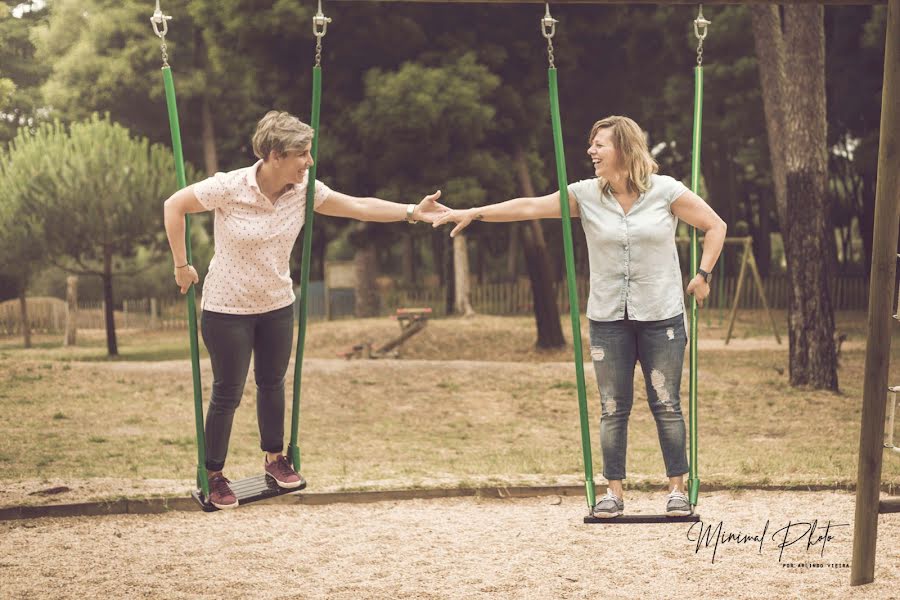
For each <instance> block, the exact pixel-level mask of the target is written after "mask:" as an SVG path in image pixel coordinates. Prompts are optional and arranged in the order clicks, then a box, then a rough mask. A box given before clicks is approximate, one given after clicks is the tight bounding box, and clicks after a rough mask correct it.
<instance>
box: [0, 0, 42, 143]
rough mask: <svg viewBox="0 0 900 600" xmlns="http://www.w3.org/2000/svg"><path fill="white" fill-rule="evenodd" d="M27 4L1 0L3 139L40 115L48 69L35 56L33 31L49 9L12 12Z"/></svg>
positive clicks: (0, 123)
mask: <svg viewBox="0 0 900 600" xmlns="http://www.w3.org/2000/svg"><path fill="white" fill-rule="evenodd" d="M26 4H27V3H19V2H11V3H0V113H2V115H0V143H5V142H7V141H9V140H10V139H12V138H13V137H14V136H15V134H16V128H17V127H19V126H20V125H27V124H31V123H34V122H35V121H37V120H40V119H41V110H40V109H41V105H42V102H41V96H40V86H41V84H42V82H43V81H44V80H45V79H46V77H47V74H48V73H49V69H48V68H47V65H46V63H44V62H43V61H40V60H37V59H36V57H35V48H34V44H33V43H32V40H31V35H30V34H31V28H32V27H34V26H35V25H36V24H39V23H42V22H43V21H44V20H45V19H46V17H47V13H48V9H46V8H44V9H41V10H29V11H23V12H22V14H21V16H19V17H14V16H13V15H12V13H11V10H10V9H11V8H12V7H14V6H16V5H20V6H25V5H26ZM32 8H33V7H32Z"/></svg>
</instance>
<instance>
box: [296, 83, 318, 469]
mask: <svg viewBox="0 0 900 600" xmlns="http://www.w3.org/2000/svg"><path fill="white" fill-rule="evenodd" d="M321 103H322V67H320V66H315V67H313V95H312V119H311V123H310V125H311V126H312V128H313V130H314V131H315V134H314V135H313V141H312V149H311V154H312V158H313V166H312V167H310V169H309V172H308V177H307V180H306V219H305V221H304V222H303V258H302V259H301V261H300V315H299V319H300V324H299V330H298V333H297V356H296V360H295V361H294V401H293V405H292V409H291V445H290V446H289V447H288V456H289V457H290V459H291V462H292V463H293V465H294V470H295V471H297V472H298V473H299V472H300V448H299V446H298V445H297V435H298V433H299V429H300V382H301V379H302V376H303V347H304V345H305V344H306V321H307V313H308V310H309V294H308V293H307V292H308V289H309V263H310V258H311V256H312V236H313V217H314V213H313V209H314V208H315V198H316V166H317V165H318V157H319V112H320V105H321Z"/></svg>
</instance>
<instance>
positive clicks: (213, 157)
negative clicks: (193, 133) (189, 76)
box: [200, 92, 219, 176]
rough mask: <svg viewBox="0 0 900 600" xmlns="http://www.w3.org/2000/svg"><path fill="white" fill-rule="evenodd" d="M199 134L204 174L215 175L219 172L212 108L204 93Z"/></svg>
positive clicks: (201, 102) (201, 103)
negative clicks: (201, 141)
mask: <svg viewBox="0 0 900 600" xmlns="http://www.w3.org/2000/svg"><path fill="white" fill-rule="evenodd" d="M200 125H201V127H202V132H201V134H200V136H201V138H202V140H203V163H204V165H205V166H206V174H207V175H209V176H212V175H215V174H216V173H217V172H218V171H219V157H218V155H217V154H216V130H215V127H214V126H213V117H212V106H211V105H210V102H209V96H208V95H207V94H206V92H204V93H203V97H202V99H201V100H200Z"/></svg>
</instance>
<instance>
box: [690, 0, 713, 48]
mask: <svg viewBox="0 0 900 600" xmlns="http://www.w3.org/2000/svg"><path fill="white" fill-rule="evenodd" d="M708 25H712V21H707V20H706V18H704V16H703V5H702V4H701V5H700V9H699V11H698V13H697V18H696V19H694V35H696V36H697V39H698V40H701V41H702V40H705V39H706V34H707V33H708V32H707V31H706V27H707V26H708ZM701 29H702V30H703V33H700V30H701Z"/></svg>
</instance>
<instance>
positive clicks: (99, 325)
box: [0, 276, 869, 335]
mask: <svg viewBox="0 0 900 600" xmlns="http://www.w3.org/2000/svg"><path fill="white" fill-rule="evenodd" d="M577 285H578V297H579V298H580V299H581V309H582V310H584V308H585V301H586V298H587V294H588V281H587V279H579V280H578V282H577ZM764 285H765V288H766V299H767V300H768V301H769V306H770V307H771V308H775V309H786V308H787V306H788V298H789V289H788V281H787V278H786V277H784V276H773V277H769V278H768V279H766V280H765V281H764ZM556 287H557V289H556V298H557V303H558V305H559V310H560V312H561V313H563V312H567V311H568V310H569V304H568V297H567V293H566V286H565V284H564V283H561V284H559V285H557V286H556ZM736 287H737V278H736V277H729V278H726V279H725V280H718V281H717V280H713V283H712V293H711V295H710V298H709V306H710V307H712V308H730V307H731V303H732V301H733V298H734V293H735V288H736ZM868 292H869V288H868V283H867V281H866V279H865V278H864V277H838V278H834V279H833V280H832V290H831V297H832V303H833V307H834V309H835V310H866V308H867V306H868ZM379 300H380V309H381V310H380V312H381V314H383V315H389V314H393V312H394V311H395V310H396V309H397V308H400V307H407V308H409V307H419V306H427V307H431V308H432V310H433V314H434V315H435V316H443V315H445V314H446V301H445V290H444V289H443V288H429V289H418V290H390V291H387V292H384V293H382V294H381V297H380V299H379ZM471 302H472V308H474V309H475V311H476V312H478V313H481V314H490V315H527V314H531V313H532V312H533V299H532V294H531V284H530V283H529V282H528V281H520V282H517V283H492V284H483V285H474V286H472V295H471ZM344 304H346V303H344ZM321 305H322V300H321V299H316V298H315V297H314V296H313V294H311V295H310V307H311V308H310V319H312V320H315V319H322V318H324V309H322V308H321ZM186 306H187V303H186V301H185V300H184V298H172V299H164V300H156V299H138V300H133V299H130V300H125V301H123V302H122V304H121V305H119V306H117V307H116V309H115V322H116V328H117V329H151V330H152V329H162V330H166V329H187V325H188V320H187V314H186ZM197 306H198V307H199V306H200V302H199V299H198V302H197ZM739 306H740V308H746V309H756V308H762V301H761V300H760V298H759V292H757V290H756V284H755V283H754V282H753V280H752V279H751V278H750V277H747V279H746V280H745V281H744V285H743V289H742V290H741V300H740V305H739ZM66 310H67V309H66V303H65V302H64V301H63V300H60V299H58V298H29V301H28V313H29V321H30V322H31V327H32V331H34V332H36V333H62V332H63V331H64V328H65V323H66ZM332 313H333V316H335V317H351V316H352V303H351V304H349V305H346V306H344V308H343V309H342V312H340V313H338V314H334V310H332ZM77 324H78V328H79V329H105V327H106V325H105V316H104V310H103V303H102V302H79V303H78V323H77ZM20 330H21V323H20V315H19V301H18V300H8V301H6V302H3V303H2V304H0V335H18V334H19V332H20Z"/></svg>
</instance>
